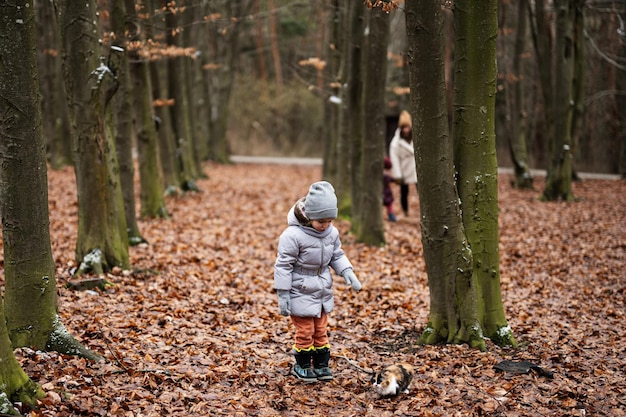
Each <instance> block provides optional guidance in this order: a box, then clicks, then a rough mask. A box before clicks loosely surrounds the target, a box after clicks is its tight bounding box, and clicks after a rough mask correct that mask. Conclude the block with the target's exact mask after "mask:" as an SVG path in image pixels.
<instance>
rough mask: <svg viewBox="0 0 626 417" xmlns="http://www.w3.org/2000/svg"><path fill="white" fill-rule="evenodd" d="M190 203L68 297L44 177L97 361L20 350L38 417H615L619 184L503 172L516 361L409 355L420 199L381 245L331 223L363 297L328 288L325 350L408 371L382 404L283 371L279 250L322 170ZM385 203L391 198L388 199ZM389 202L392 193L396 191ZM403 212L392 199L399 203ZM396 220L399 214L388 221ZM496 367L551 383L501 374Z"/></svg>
mask: <svg viewBox="0 0 626 417" xmlns="http://www.w3.org/2000/svg"><path fill="white" fill-rule="evenodd" d="M206 172H207V174H208V178H207V179H204V180H201V181H199V187H200V188H201V190H202V192H201V193H193V194H187V195H184V196H179V197H175V198H171V199H169V200H168V201H167V206H168V209H169V211H170V212H171V214H172V218H171V219H168V220H141V221H140V228H141V231H142V233H143V235H144V237H145V238H146V239H147V240H148V241H149V245H143V246H140V247H134V248H131V259H132V270H131V271H116V272H115V273H114V274H110V275H109V276H108V279H109V280H110V281H112V282H114V283H115V285H114V286H113V287H110V288H108V289H107V290H105V291H72V290H68V289H66V288H65V285H66V283H67V281H68V280H69V279H70V278H71V272H72V271H73V270H74V268H75V266H76V265H75V264H74V260H73V257H74V244H75V238H76V221H77V219H76V214H77V206H76V195H75V191H74V190H75V186H74V175H73V172H72V170H70V169H67V170H64V171H59V172H54V171H53V172H50V174H49V184H50V185H49V188H50V196H49V197H50V216H51V235H52V242H53V254H54V257H55V261H56V265H57V268H58V270H57V271H58V275H57V284H58V288H59V308H60V314H61V316H62V319H63V321H64V323H65V325H66V326H67V327H68V329H69V330H70V331H71V332H72V334H73V335H75V336H76V337H77V338H78V339H79V340H81V341H82V342H83V343H84V344H85V345H87V346H88V347H90V348H91V349H93V350H95V351H97V352H99V353H101V354H102V355H104V356H105V357H106V358H107V362H106V363H100V364H97V363H89V362H86V361H85V360H83V359H77V358H73V357H69V356H62V355H59V354H57V353H43V352H35V351H32V350H29V349H19V350H17V351H16V355H17V356H18V358H19V360H20V361H21V363H22V365H23V367H24V368H25V369H26V371H27V373H28V374H29V375H30V376H31V378H32V379H34V380H35V381H37V382H38V383H40V384H41V385H42V386H43V388H44V390H45V391H46V392H47V397H46V398H45V399H44V400H43V401H42V406H41V409H40V410H38V411H34V412H32V413H31V414H32V415H33V416H73V415H76V416H78V415H80V416H105V415H106V416H164V415H176V416H189V415H193V416H196V415H197V416H202V415H211V416H220V415H229V416H230V415H239V416H249V415H252V416H255V415H256V416H278V415H281V416H297V415H309V416H329V415H332V416H356V415H375V416H377V417H383V416H392V415H393V416H397V415H401V416H480V415H490V416H623V415H625V414H626V411H625V410H626V375H625V369H626V347H625V341H626V331H625V328H626V326H625V324H624V321H625V319H626V317H625V309H624V307H625V306H624V298H625V291H624V288H625V286H626V283H625V275H626V272H625V265H626V262H625V261H626V183H625V182H624V181H620V180H586V181H585V182H582V183H576V184H574V192H575V195H576V196H577V197H579V198H580V201H578V202H576V203H569V204H567V203H543V202H539V201H538V197H539V193H540V191H539V190H542V189H543V183H542V179H541V178H538V179H537V180H536V186H537V190H538V191H516V190H512V189H511V188H510V187H509V186H508V178H507V176H501V177H500V194H499V200H500V208H501V210H500V225H501V228H500V250H501V272H502V292H503V299H504V303H505V309H506V313H507V317H508V319H509V322H510V325H511V327H512V329H513V331H514V333H515V336H516V337H517V339H518V341H519V342H520V348H518V349H508V350H503V349H501V348H498V347H497V346H494V345H493V344H491V343H489V351H487V352H479V351H476V350H472V349H470V348H468V347H467V346H426V347H424V346H417V345H416V343H415V342H416V340H417V338H418V336H419V334H420V331H421V330H422V329H423V327H424V325H425V324H426V322H427V319H428V308H429V294H428V286H427V282H426V274H425V270H424V262H423V258H422V247H421V243H420V231H419V221H418V218H419V217H418V201H417V196H416V195H415V194H416V193H415V191H414V190H411V191H412V195H411V200H410V203H411V206H412V212H411V213H410V214H409V217H408V218H402V217H401V218H400V219H399V221H398V222H397V223H386V225H385V228H386V233H387V238H388V244H387V245H386V246H385V247H383V248H373V247H366V246H364V245H361V244H358V243H356V242H355V241H354V238H353V236H351V235H350V234H349V233H348V229H349V225H348V223H347V222H346V221H337V222H336V223H335V224H336V226H337V227H338V228H339V229H340V230H341V231H342V232H343V233H342V234H343V238H342V239H343V243H344V248H345V250H346V252H347V254H348V255H349V257H350V258H351V260H352V262H353V263H354V265H355V266H356V272H357V275H358V276H359V278H360V279H361V281H362V283H363V284H364V288H363V290H362V291H361V292H360V293H354V292H353V291H351V290H349V289H348V288H347V287H346V286H345V284H344V283H343V280H341V279H338V280H336V284H335V296H336V309H335V311H334V312H333V313H332V315H331V321H330V337H331V343H332V349H333V352H334V353H336V354H342V355H345V356H347V357H349V358H351V359H354V360H356V361H357V362H358V363H360V364H361V365H362V366H365V367H372V366H373V367H381V366H383V365H389V364H392V363H395V362H401V361H404V362H409V363H411V364H413V365H414V366H415V368H416V370H417V375H416V378H415V381H414V383H413V385H412V386H411V389H410V393H409V394H402V395H400V396H398V397H396V398H390V399H389V398H386V399H377V398H376V396H375V395H374V393H373V391H372V389H371V387H370V385H369V382H368V376H367V375H366V374H364V373H362V372H360V371H359V370H357V369H356V368H354V367H353V366H351V365H350V364H348V363H347V362H346V361H345V360H343V359H340V358H336V359H334V360H333V361H332V367H333V369H334V373H335V379H334V381H332V382H328V383H318V384H303V383H300V382H298V381H296V380H295V379H294V377H292V376H290V375H289V367H290V366H291V363H292V360H293V358H292V357H291V356H290V354H289V351H290V347H291V344H292V333H291V332H292V328H291V327H290V325H289V321H288V319H287V318H284V317H282V316H280V315H278V313H277V303H276V297H275V294H273V292H272V283H273V269H272V267H273V263H274V260H275V255H276V243H277V240H278V236H279V234H280V233H281V232H282V230H283V229H284V227H285V224H286V213H287V210H288V209H289V207H290V206H291V204H292V203H293V202H294V201H295V200H296V199H297V198H299V197H301V196H302V195H304V194H305V193H306V191H307V189H308V185H309V184H310V183H311V182H313V181H316V180H318V179H320V176H321V169H320V167H317V166H288V165H229V166H223V165H215V164H209V165H207V166H206ZM396 191H397V190H396ZM396 197H397V196H396ZM396 201H397V200H396ZM398 211H399V210H398ZM503 359H511V360H528V361H531V362H533V363H535V364H537V365H539V366H541V367H543V368H545V369H548V370H550V371H553V372H554V378H553V379H548V378H545V377H542V376H539V375H537V374H535V373H531V374H528V375H525V374H522V375H520V374H510V373H504V374H502V373H496V372H495V371H494V369H493V365H494V364H496V363H498V362H499V361H501V360H503Z"/></svg>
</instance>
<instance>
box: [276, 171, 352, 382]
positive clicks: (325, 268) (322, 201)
mask: <svg viewBox="0 0 626 417" xmlns="http://www.w3.org/2000/svg"><path fill="white" fill-rule="evenodd" d="M337 212H338V210H337V197H336V196H335V189H334V188H333V186H332V185H331V184H330V183H328V182H326V181H320V182H316V183H313V184H312V185H311V187H310V188H309V192H308V194H307V196H306V197H303V198H301V199H299V200H298V201H297V202H296V203H295V205H294V206H293V207H291V209H290V210H289V213H288V214H287V224H288V225H289V226H288V227H287V228H286V229H285V231H284V232H283V233H282V234H281V235H280V239H279V240H278V256H277V258H276V263H275V264H274V289H275V290H276V291H277V293H278V309H279V312H280V314H281V315H283V316H290V318H291V322H292V323H293V324H294V326H295V327H296V338H295V339H296V340H295V344H294V346H293V350H294V355H295V358H296V363H295V364H294V367H293V369H292V371H291V373H292V374H293V375H294V376H295V377H296V378H298V379H300V380H302V381H306V382H316V381H318V380H319V381H329V380H331V379H333V374H332V372H331V370H330V368H329V366H328V362H329V360H330V344H329V343H328V331H327V325H328V313H330V312H331V311H332V310H333V307H334V297H333V288H332V284H333V278H332V275H331V271H330V268H332V269H333V270H334V271H335V272H336V273H338V274H339V275H341V276H342V277H343V279H344V280H345V282H346V284H347V285H350V286H352V288H353V289H354V290H356V291H359V290H360V289H361V283H360V282H359V280H358V279H357V277H356V275H355V274H354V271H353V268H352V264H351V263H350V261H349V260H348V258H347V257H346V255H345V253H344V251H343V249H341V241H340V239H339V231H338V230H337V229H336V228H335V226H333V224H332V221H333V219H335V218H337ZM329 267H330V268H329ZM311 365H312V366H311Z"/></svg>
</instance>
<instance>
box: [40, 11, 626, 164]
mask: <svg viewBox="0 0 626 417" xmlns="http://www.w3.org/2000/svg"><path fill="white" fill-rule="evenodd" d="M395 3H397V4H399V8H398V9H397V10H396V9H392V10H391V12H390V13H389V18H390V23H389V24H390V32H389V41H388V43H387V51H388V54H387V63H386V66H387V71H386V80H385V83H386V97H385V98H386V99H385V102H384V103H381V105H380V108H379V111H380V112H382V113H384V115H385V116H386V117H387V124H388V131H387V137H388V139H389V138H390V137H391V134H392V133H393V129H394V128H395V123H396V118H397V116H398V114H399V112H400V111H401V110H402V109H406V108H407V107H408V98H409V88H408V66H407V59H406V51H407V37H406V28H405V18H404V12H403V4H404V2H403V1H398V2H395ZM114 4H115V1H113V0H107V1H98V2H97V5H98V9H99V18H100V22H99V26H100V28H101V30H102V39H101V41H102V44H103V46H104V52H103V54H104V55H103V59H104V60H105V61H107V62H109V61H108V60H109V59H110V57H109V56H110V55H111V52H110V51H109V50H108V48H110V46H111V45H114V44H116V43H119V34H118V35H117V38H116V35H115V33H114V28H112V27H111V25H112V24H111V22H110V17H111V11H110V10H111V7H112V6H113V5H114ZM130 4H133V5H135V8H136V13H137V20H136V21H134V23H132V24H131V25H130V26H127V27H126V29H127V30H129V31H130V32H131V33H135V32H139V33H137V34H136V36H139V37H140V38H143V39H144V41H140V40H137V41H134V43H132V42H131V43H130V44H129V46H128V47H129V49H130V50H131V51H133V50H134V49H135V48H139V53H140V55H141V56H142V57H143V58H149V59H150V67H151V73H152V77H153V82H152V88H153V90H154V93H153V96H154V103H155V105H156V106H157V107H156V110H155V111H156V114H157V115H158V117H159V118H160V119H161V120H162V121H163V123H164V124H163V126H162V129H161V130H162V132H160V135H166V134H167V133H166V132H165V128H166V127H167V123H169V122H168V120H169V119H167V117H166V116H164V114H163V112H164V109H165V108H167V107H166V106H168V105H171V104H172V98H173V97H176V96H177V94H178V93H177V92H176V91H175V89H179V88H183V84H185V85H186V86H187V87H186V88H188V89H189V98H188V100H189V104H190V105H191V106H192V107H193V108H194V110H193V111H191V110H190V111H189V113H190V114H193V119H195V122H194V121H193V120H192V124H193V129H194V135H197V136H198V137H199V138H202V139H201V142H200V145H198V146H199V148H198V149H199V151H198V153H199V156H200V157H203V158H204V157H207V156H208V157H209V158H211V159H214V160H218V161H227V160H228V157H229V155H230V154H240V155H267V154H271V155H290V156H316V157H319V156H322V154H323V152H324V147H323V145H324V144H325V143H328V142H329V141H330V140H331V137H332V136H333V133H332V132H331V131H330V130H331V123H330V121H329V116H328V113H329V110H328V108H327V107H328V106H337V104H336V101H335V99H337V98H338V96H341V94H342V93H341V88H340V87H341V85H342V83H343V82H345V80H342V77H343V76H342V75H341V71H344V69H343V68H344V67H345V66H346V63H345V62H344V63H342V62H341V59H344V60H345V57H343V58H341V57H340V55H341V54H342V52H341V51H343V50H344V48H345V46H344V45H342V44H341V42H344V41H345V40H346V39H347V36H346V33H348V32H349V30H350V29H351V27H352V26H353V25H354V23H355V22H352V21H350V20H349V19H348V20H342V19H347V17H346V16H345V15H344V16H342V15H341V13H340V12H339V11H340V10H342V9H346V8H347V3H346V4H344V2H342V1H338V0H333V1H330V0H329V1H317V2H308V1H300V0H234V1H225V0H219V1H210V2H200V1H186V2H178V3H165V2H163V3H161V2H157V1H147V0H144V1H140V2H130ZM35 5H36V6H37V11H38V14H37V23H38V30H39V44H40V47H39V54H40V68H42V69H41V71H40V78H41V86H42V97H43V109H44V113H43V115H44V124H45V125H44V126H45V131H46V132H47V134H46V140H47V141H48V148H49V153H50V154H49V159H50V161H51V163H53V164H54V165H57V164H59V165H63V164H65V163H67V161H69V160H71V158H72V156H71V154H69V152H70V150H69V147H68V146H67V144H68V142H67V141H68V138H69V135H68V133H67V130H68V127H67V114H64V110H63V108H64V104H63V103H62V102H60V101H59V99H60V98H59V94H60V93H61V92H62V90H63V87H62V86H59V84H58V83H59V82H60V78H61V76H60V71H61V64H60V61H61V56H60V55H59V39H58V35H56V34H55V33H54V31H53V30H52V28H55V27H56V23H55V20H56V19H55V17H54V12H53V11H52V9H51V5H52V3H51V2H35ZM540 5H541V7H543V8H545V10H546V15H545V19H546V24H547V25H548V27H551V29H549V30H548V31H542V30H539V29H541V28H538V27H537V25H538V22H537V21H536V19H537V8H538V7H540ZM553 5H554V3H553V2H552V1H547V2H544V1H541V2H536V3H533V4H532V5H529V4H528V2H526V1H524V2H521V3H520V2H514V1H510V0H500V1H499V2H498V27H499V33H498V41H497V48H498V49H497V59H498V85H497V92H498V93H497V105H496V129H497V135H496V136H497V141H498V159H499V163H500V165H501V166H511V149H510V143H511V140H512V136H513V135H514V134H515V132H514V129H513V126H514V125H516V124H517V123H522V124H523V126H524V127H523V133H522V134H523V137H524V141H525V143H526V146H527V147H528V159H529V161H528V162H529V165H530V168H539V169H546V168H547V164H548V159H549V141H550V138H549V137H546V123H548V124H549V123H550V121H549V120H545V116H546V110H545V104H544V103H543V101H544V98H543V97H542V91H541V90H542V86H541V81H540V75H541V73H542V72H546V71H549V70H546V63H544V62H542V60H541V59H539V58H538V56H537V52H536V49H537V46H536V45H537V44H538V42H543V43H545V44H546V45H549V46H551V45H553V44H554V42H555V39H554V37H555V33H554V28H553V25H554V21H555V20H556V13H554V9H553ZM442 7H443V8H444V10H445V13H446V19H447V29H446V30H447V32H448V33H447V35H448V39H449V41H448V44H449V45H451V42H452V41H451V40H452V39H453V35H452V32H453V27H452V13H453V9H454V7H453V2H442ZM576 8H577V9H580V10H579V12H580V15H581V16H582V17H583V20H582V21H581V22H579V23H577V24H576V25H577V28H576V30H577V31H579V33H577V34H576V37H577V38H579V40H578V41H577V46H576V48H579V46H580V50H577V51H576V54H577V57H576V64H575V65H576V66H577V67H579V70H577V71H580V72H579V74H580V77H581V78H580V79H575V80H574V83H575V86H574V89H575V90H576V91H575V93H574V94H575V96H576V98H575V102H574V103H571V104H572V105H574V106H575V119H576V121H575V122H574V131H573V133H572V134H573V137H574V138H573V140H574V142H573V155H574V160H575V165H574V168H575V169H576V170H577V171H581V172H586V171H591V172H603V173H613V174H624V173H626V162H625V161H626V120H625V117H626V116H625V114H626V112H625V111H624V109H625V108H626V75H625V74H626V61H625V58H624V57H625V56H626V41H625V38H626V29H625V26H624V25H625V23H624V22H626V6H625V4H624V2H621V1H604V0H584V1H580V2H577V3H576ZM128 10H131V8H130V7H129V8H128ZM170 11H171V13H170ZM342 13H344V14H345V12H342ZM169 14H173V15H174V18H173V19H169V18H167V19H166V17H167V16H168V15H169ZM168 19H169V20H168ZM140 20H141V21H142V22H141V23H137V22H138V21H140ZM138 28H140V29H138ZM146 38H148V39H150V40H151V41H150V42H148V43H147V44H146V43H145V39H146ZM376 41H377V39H367V40H366V41H365V42H370V43H371V42H376ZM572 47H573V46H572ZM176 57H184V59H185V60H186V61H188V62H186V63H185V65H184V66H183V67H180V66H177V65H179V64H175V65H176V66H172V61H173V60H174V59H175V58H176ZM446 59H447V61H448V62H447V66H448V67H449V68H452V65H453V62H454V55H453V51H452V50H451V49H450V48H448V49H447V56H446ZM548 65H549V64H548ZM172 68H178V69H176V71H177V72H180V74H177V75H176V77H177V78H176V77H175V78H172V76H171V75H168V72H169V71H171V70H172ZM181 68H184V69H181ZM156 74H160V75H159V76H157V75H156ZM155 77H156V78H155ZM159 77H160V79H159ZM453 78H454V74H453V73H452V72H451V73H449V74H448V82H449V83H451V82H452V80H453ZM174 79H175V82H174V83H173V84H172V81H173V80H174ZM156 80H159V81H156ZM182 80H185V81H182ZM168 83H170V84H171V85H170V86H169V87H168ZM449 88H450V89H451V88H452V87H451V85H450V86H449ZM518 88H519V89H520V91H521V98H520V100H521V101H520V102H517V101H516V100H517V99H516V98H515V96H516V94H517V93H516V92H515V91H516V89H518ZM450 94H452V91H451V90H450ZM179 102H180V100H179ZM334 103H335V104H334ZM519 103H522V104H521V105H520V104H519ZM164 106H165V107H164ZM518 120H521V121H522V122H519V121H518ZM205 138H208V144H207V145H208V149H206V148H205V146H206V145H205V144H204V143H203V141H204V140H206V139H205ZM64 143H65V144H64Z"/></svg>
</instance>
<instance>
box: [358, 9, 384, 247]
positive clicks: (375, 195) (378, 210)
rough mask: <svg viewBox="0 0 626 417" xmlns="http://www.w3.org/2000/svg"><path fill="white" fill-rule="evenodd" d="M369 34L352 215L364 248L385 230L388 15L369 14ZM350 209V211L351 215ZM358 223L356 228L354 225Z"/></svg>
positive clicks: (378, 241)
mask: <svg viewBox="0 0 626 417" xmlns="http://www.w3.org/2000/svg"><path fill="white" fill-rule="evenodd" d="M369 28H370V30H369V35H368V36H367V37H366V38H365V42H364V44H365V45H366V48H365V49H366V51H367V52H366V55H367V56H366V58H365V65H364V84H365V85H364V90H365V91H364V100H363V102H364V111H365V114H367V115H368V117H366V118H365V119H364V129H363V132H364V135H363V144H362V146H361V149H362V152H361V154H360V157H361V164H360V166H361V171H360V173H359V174H360V177H361V178H360V184H361V186H360V187H358V189H356V190H355V191H356V194H357V195H358V198H357V200H358V202H359V203H358V204H357V205H356V207H358V212H357V213H356V216H355V215H353V216H352V225H353V229H354V230H356V231H358V232H357V235H356V236H357V240H358V241H360V242H364V243H367V244H368V245H375V246H378V245H382V244H384V243H385V227H384V224H383V215H382V207H383V205H382V194H383V182H382V171H383V156H384V154H385V132H386V126H385V112H384V111H383V110H382V109H384V108H385V85H386V79H387V77H386V74H387V45H388V43H389V14H388V13H386V12H384V11H383V10H381V9H377V8H374V9H372V10H370V11H369ZM354 208H355V207H354V206H353V212H354ZM355 223H358V226H357V227H354V224H355Z"/></svg>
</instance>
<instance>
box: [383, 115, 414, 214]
mask: <svg viewBox="0 0 626 417" xmlns="http://www.w3.org/2000/svg"><path fill="white" fill-rule="evenodd" d="M412 125H413V124H412V122H411V115H410V114H409V113H408V112H407V111H406V110H403V111H402V113H400V118H399V120H398V128H397V129H396V132H395V133H394V135H393V139H391V143H390V144H389V158H390V159H391V176H392V177H393V180H394V181H395V182H396V183H397V184H400V204H401V206H402V211H403V212H404V215H405V216H407V215H408V214H409V184H415V187H416V189H417V169H416V165H415V149H414V148H413V139H412Z"/></svg>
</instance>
